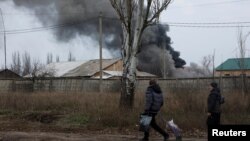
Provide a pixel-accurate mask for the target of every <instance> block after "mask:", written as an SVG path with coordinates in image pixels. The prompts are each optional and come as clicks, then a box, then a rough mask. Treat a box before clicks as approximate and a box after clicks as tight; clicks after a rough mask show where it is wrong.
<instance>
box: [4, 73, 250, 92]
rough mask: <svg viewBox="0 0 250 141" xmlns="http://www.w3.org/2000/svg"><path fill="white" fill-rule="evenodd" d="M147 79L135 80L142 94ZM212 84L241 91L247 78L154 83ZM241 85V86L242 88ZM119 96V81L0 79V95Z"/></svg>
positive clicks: (179, 86) (187, 86)
mask: <svg viewBox="0 0 250 141" xmlns="http://www.w3.org/2000/svg"><path fill="white" fill-rule="evenodd" d="M148 81H149V80H148V79H139V80H137V83H136V90H137V91H145V89H146V88H147V86H148ZM212 81H216V82H218V83H219V85H220V88H221V89H222V90H225V91H227V90H229V91H230V90H232V89H241V88H242V86H245V88H250V77H245V78H242V77H216V78H211V77H207V78H185V79H184V78H183V79H159V80H158V83H159V85H160V86H161V88H162V89H163V90H164V91H165V90H176V89H178V90H186V89H204V88H208V86H209V83H211V82H212ZM243 84H244V85H243ZM100 88H101V89H102V92H119V91H120V88H121V81H120V80H119V79H108V80H103V81H102V85H101V87H100V81H99V80H98V79H87V78H81V77H72V78H36V79H26V78H25V79H24V78H23V79H0V93H13V92H65V93H72V92H77V93H81V92H99V91H100Z"/></svg>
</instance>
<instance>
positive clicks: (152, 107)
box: [145, 84, 163, 114]
mask: <svg viewBox="0 0 250 141" xmlns="http://www.w3.org/2000/svg"><path fill="white" fill-rule="evenodd" d="M162 105H163V95H162V91H161V88H160V86H159V85H158V84H155V85H151V86H149V87H148V88H147V91H146V103H145V112H147V113H149V114H157V113H158V111H159V110H160V108H161V107H162Z"/></svg>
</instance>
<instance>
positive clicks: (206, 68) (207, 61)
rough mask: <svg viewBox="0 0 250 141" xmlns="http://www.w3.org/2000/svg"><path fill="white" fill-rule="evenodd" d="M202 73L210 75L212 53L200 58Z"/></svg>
mask: <svg viewBox="0 0 250 141" xmlns="http://www.w3.org/2000/svg"><path fill="white" fill-rule="evenodd" d="M201 65H202V69H203V73H204V75H205V76H212V73H213V72H212V71H213V70H212V69H211V68H212V65H213V56H212V55H207V56H204V57H203V58H202V61H201Z"/></svg>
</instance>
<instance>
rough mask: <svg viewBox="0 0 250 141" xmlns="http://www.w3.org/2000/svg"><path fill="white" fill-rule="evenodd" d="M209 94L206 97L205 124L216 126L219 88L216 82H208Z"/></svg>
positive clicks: (218, 109) (217, 121) (218, 114)
mask: <svg viewBox="0 0 250 141" xmlns="http://www.w3.org/2000/svg"><path fill="white" fill-rule="evenodd" d="M210 89H211V91H210V94H209V96H208V99H207V108H208V113H207V116H208V117H207V126H217V125H220V113H221V109H220V99H221V95H220V89H219V88H218V85H217V83H216V82H212V83H211V84H210Z"/></svg>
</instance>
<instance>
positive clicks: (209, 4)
mask: <svg viewBox="0 0 250 141" xmlns="http://www.w3.org/2000/svg"><path fill="white" fill-rule="evenodd" d="M0 7H1V9H2V11H3V13H4V15H3V16H4V22H5V27H6V30H16V29H30V28H34V27H42V26H43V25H42V24H41V23H40V22H39V20H38V19H37V18H36V17H35V14H32V13H30V11H28V10H27V9H24V8H20V7H19V8H17V7H15V6H14V4H13V3H12V1H11V0H7V1H5V2H3V1H2V0H0ZM249 7H250V0H210V1H207V0H174V1H173V3H172V4H171V5H170V6H169V8H168V9H167V10H166V11H165V12H164V13H163V14H162V15H161V19H160V20H161V22H162V23H168V22H171V23H232V22H250V15H249V13H250V9H249ZM27 13H29V14H27ZM0 21H1V20H0ZM1 24H2V23H0V25H1ZM233 25H234V26H235V24H233ZM242 25H246V26H250V24H249V23H248V24H246V23H244V24H242ZM191 26H193V24H191ZM200 26H204V24H202V25H200ZM210 26H214V25H210ZM215 26H216V25H215ZM220 26H228V24H221V25H220ZM0 27H1V30H2V26H0ZM243 31H244V33H246V32H250V27H245V28H243ZM237 33H238V28H229V27H221V28H208V27H206V28H205V27H183V26H177V27H176V26H170V31H169V32H168V33H167V34H168V35H169V36H170V37H171V39H172V42H173V44H172V47H173V48H174V49H175V50H176V51H179V52H180V53H181V56H180V57H181V58H183V59H184V60H185V61H186V62H187V65H189V63H190V62H195V63H198V64H200V62H201V59H202V57H203V56H206V55H212V54H213V52H214V50H215V59H216V61H215V65H216V66H217V65H219V64H220V63H221V62H222V61H224V60H226V59H227V58H230V57H236V53H237ZM0 39H1V41H0V44H1V47H0V66H3V64H4V53H3V52H4V50H3V47H2V45H3V41H2V39H3V37H2V35H1V38H0ZM246 43H247V44H246V45H247V49H248V52H247V56H249V55H250V51H249V49H250V47H249V44H250V39H248V40H247V42H246ZM79 45H80V46H79ZM14 51H20V52H21V53H22V52H24V51H27V52H30V53H31V57H32V58H37V59H40V60H41V61H43V62H45V60H46V55H47V53H49V52H51V53H53V55H54V60H55V58H56V55H58V56H60V60H62V61H63V60H64V61H66V60H67V57H68V52H69V51H71V52H72V53H73V55H74V56H75V57H76V59H77V60H87V59H95V58H98V56H99V51H98V42H97V41H94V40H93V39H91V38H90V37H87V36H78V37H77V38H75V39H73V40H71V41H70V42H68V43H59V42H58V41H57V40H56V39H55V38H54V36H53V34H52V31H51V30H46V31H39V32H29V33H23V34H8V35H7V55H8V58H7V62H8V63H10V62H11V55H12V53H13V52H14ZM111 56H112V55H111V53H109V52H108V51H107V50H104V57H106V58H110V57H111Z"/></svg>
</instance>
